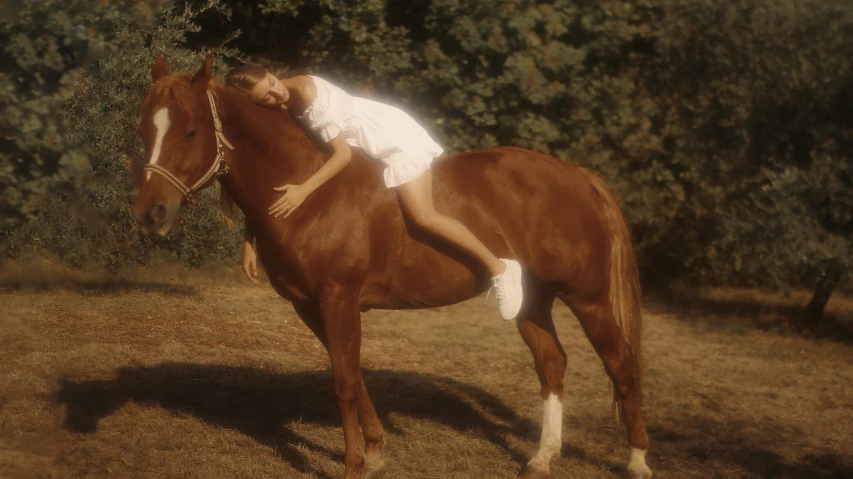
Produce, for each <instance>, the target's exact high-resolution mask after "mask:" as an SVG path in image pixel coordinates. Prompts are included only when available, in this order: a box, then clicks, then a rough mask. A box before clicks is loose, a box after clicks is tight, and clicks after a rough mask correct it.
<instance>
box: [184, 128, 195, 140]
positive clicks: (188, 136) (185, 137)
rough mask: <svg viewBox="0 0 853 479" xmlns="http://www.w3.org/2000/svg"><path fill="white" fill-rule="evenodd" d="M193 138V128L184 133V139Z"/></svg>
mask: <svg viewBox="0 0 853 479" xmlns="http://www.w3.org/2000/svg"><path fill="white" fill-rule="evenodd" d="M193 138H195V130H192V131H190V132H189V133H187V134H186V135H184V139H185V140H192V139H193Z"/></svg>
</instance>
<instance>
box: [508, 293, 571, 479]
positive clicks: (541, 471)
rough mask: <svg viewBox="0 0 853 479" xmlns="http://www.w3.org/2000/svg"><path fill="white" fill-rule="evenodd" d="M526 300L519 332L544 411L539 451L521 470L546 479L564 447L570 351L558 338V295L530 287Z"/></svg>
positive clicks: (526, 476) (529, 478) (528, 478)
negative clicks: (555, 311)
mask: <svg viewBox="0 0 853 479" xmlns="http://www.w3.org/2000/svg"><path fill="white" fill-rule="evenodd" d="M524 301H525V306H524V308H523V309H522V311H521V313H520V314H519V316H518V331H519V332H520V333H521V337H522V338H523V339H524V342H525V343H527V346H528V347H529V348H530V351H531V352H532V353H533V360H534V363H535V366H536V374H537V375H538V376H539V382H540V384H541V385H542V401H543V402H544V411H543V416H542V438H541V439H540V441H539V451H538V452H537V453H536V455H535V456H533V459H531V460H530V462H528V463H527V465H526V466H524V468H523V469H522V470H521V473H520V474H519V478H522V479H545V478H547V477H548V476H549V474H550V472H549V471H550V463H551V459H553V458H555V457H557V456H559V455H560V447H561V446H562V432H563V376H564V374H565V371H566V352H565V351H564V350H563V347H562V346H561V345H560V342H559V340H558V339H557V331H556V330H555V329H554V321H553V319H552V318H551V307H552V306H553V304H554V294H553V293H552V292H550V291H545V290H542V289H540V288H536V287H530V288H528V291H527V292H526V297H525V298H524Z"/></svg>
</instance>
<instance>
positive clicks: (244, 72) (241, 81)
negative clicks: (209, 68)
mask: <svg viewBox="0 0 853 479" xmlns="http://www.w3.org/2000/svg"><path fill="white" fill-rule="evenodd" d="M266 74H267V69H266V68H264V67H261V66H258V65H250V64H246V65H242V66H239V67H237V68H234V69H233V70H231V71H230V72H228V73H227V74H226V75H225V84H226V85H231V86H233V87H236V88H239V89H240V90H243V91H246V92H250V91H252V88H255V85H257V84H258V82H259V81H261V80H263V79H264V77H265V76H266Z"/></svg>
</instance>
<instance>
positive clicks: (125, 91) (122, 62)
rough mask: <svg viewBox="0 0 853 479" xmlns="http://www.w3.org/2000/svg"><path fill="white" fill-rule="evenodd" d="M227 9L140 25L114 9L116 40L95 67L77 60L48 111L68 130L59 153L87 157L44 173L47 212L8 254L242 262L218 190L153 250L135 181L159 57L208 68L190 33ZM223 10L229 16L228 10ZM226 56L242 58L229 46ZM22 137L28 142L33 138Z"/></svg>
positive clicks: (15, 235)
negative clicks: (131, 164) (142, 110)
mask: <svg viewBox="0 0 853 479" xmlns="http://www.w3.org/2000/svg"><path fill="white" fill-rule="evenodd" d="M57 5H59V3H58V2H57ZM62 5H68V4H66V3H62ZM217 7H219V4H218V3H217V2H213V3H208V4H207V5H206V6H205V7H202V8H183V9H180V10H177V9H171V10H168V11H166V12H165V13H163V14H161V15H160V16H159V17H158V21H157V23H150V24H148V23H139V22H138V21H134V20H133V19H134V18H136V17H135V15H131V14H132V13H133V12H132V11H130V10H127V11H122V10H120V9H115V10H109V11H108V13H109V14H110V15H112V16H111V17H109V18H110V19H111V20H112V22H113V23H112V24H111V28H112V29H111V30H110V32H111V33H110V36H109V37H108V39H109V42H108V43H109V44H110V45H112V46H111V49H110V51H108V52H105V54H103V55H99V59H98V60H97V61H96V62H94V63H92V64H91V65H89V66H88V69H85V68H86V67H87V65H86V64H85V63H82V62H79V61H77V59H76V57H75V58H71V59H69V60H68V62H69V63H68V65H66V66H65V68H66V69H67V70H69V71H73V75H74V78H75V83H74V84H73V87H74V88H73V89H72V88H71V85H68V89H67V91H64V92H63V95H62V96H61V97H57V98H56V99H55V100H54V101H57V102H61V104H62V105H63V108H62V109H59V111H57V108H56V106H55V105H48V106H44V107H43V113H44V115H45V116H47V117H51V118H53V121H54V122H55V123H56V124H59V125H62V127H63V134H62V135H60V137H61V139H62V143H61V144H60V145H58V146H57V149H56V151H57V152H62V153H65V154H75V155H77V156H76V158H78V159H79V160H80V162H81V164H80V165H75V166H76V168H75V169H73V173H74V174H73V175H72V174H71V171H72V170H71V169H67V171H64V172H63V170H60V172H61V174H60V175H58V176H59V178H58V179H54V178H52V177H47V176H46V175H42V177H43V178H42V177H37V179H40V180H41V183H40V184H41V185H42V190H39V191H38V192H39V193H42V194H40V195H33V196H32V197H31V198H29V201H30V202H29V203H28V204H31V205H35V206H38V208H39V210H40V213H41V214H40V215H39V216H38V217H37V218H34V219H32V220H31V221H29V222H27V223H25V224H23V225H20V226H18V227H17V228H15V230H14V231H13V232H9V233H7V241H6V245H5V246H6V248H5V249H6V251H5V253H6V256H10V257H15V256H19V255H21V254H24V252H25V251H26V250H28V249H30V248H35V249H36V250H39V251H42V252H45V253H49V254H51V255H54V256H56V257H58V258H60V259H61V260H63V261H65V262H67V263H69V264H72V265H75V266H82V265H84V264H86V263H95V264H101V265H104V266H107V267H110V268H117V267H119V266H120V265H121V264H123V263H124V262H127V261H132V262H141V261H145V258H146V255H145V252H146V251H147V249H149V248H152V247H153V248H157V249H163V250H166V251H171V252H172V253H173V254H175V255H176V256H177V257H178V258H180V259H181V260H184V261H185V262H187V263H189V264H193V265H199V264H201V263H203V262H204V261H206V260H210V259H215V258H219V259H223V258H231V259H233V258H234V257H235V255H236V251H237V248H238V246H239V233H238V232H237V231H235V230H234V229H233V228H228V227H227V226H226V224H225V223H224V222H223V221H222V218H221V215H220V214H219V212H218V209H217V208H216V204H217V202H218V193H217V192H216V191H214V190H215V189H214V190H209V191H206V192H205V193H204V194H202V195H201V197H200V201H199V206H198V207H196V208H192V209H188V211H186V212H185V213H184V214H183V219H182V222H181V223H182V224H181V225H180V226H179V227H178V229H177V230H176V231H175V234H174V235H170V237H169V238H167V239H165V240H163V241H160V242H158V243H156V244H151V242H150V241H149V240H147V239H146V238H144V237H143V236H142V235H141V234H140V233H139V232H138V230H137V227H136V224H135V221H134V220H133V218H132V213H131V206H132V203H133V197H134V191H133V190H132V189H131V187H130V185H129V183H128V181H127V176H128V175H127V168H128V164H127V161H126V159H127V157H128V156H131V157H134V158H141V156H142V145H141V142H140V141H139V136H138V134H137V133H136V127H137V125H138V122H139V106H140V104H141V101H142V98H143V97H144V95H145V94H146V93H147V91H148V88H149V87H150V85H151V79H150V78H151V77H150V69H151V65H152V64H153V62H154V59H155V58H156V56H157V55H163V56H164V57H166V58H167V59H168V61H169V63H170V64H171V65H172V67H173V68H174V69H175V70H176V71H190V70H194V69H196V68H198V66H199V65H200V60H201V56H200V54H199V52H197V51H193V50H190V49H188V48H186V47H185V43H186V36H187V34H192V33H193V32H197V31H198V30H199V27H198V26H197V25H196V24H195V23H194V20H195V19H196V18H197V17H198V16H199V15H200V14H201V13H203V12H205V11H209V10H211V9H215V8H217ZM220 14H221V15H227V10H222V11H221V13H220ZM21 28H24V27H21ZM105 38H107V37H105ZM227 39H228V38H226V40H227ZM217 52H218V53H219V54H220V55H234V54H235V52H233V51H231V50H228V49H226V48H219V49H217ZM75 61H76V63H75ZM84 69H85V70H84ZM70 74H71V73H69V75H70ZM40 93H41V92H39V94H40ZM72 93H73V95H72ZM34 95H35V94H34ZM44 130H45V129H44V128H42V129H38V128H34V129H33V135H34V136H35V137H36V138H40V137H42V136H43V135H44ZM48 131H52V130H48ZM18 138H23V139H21V140H19V141H24V139H26V137H24V135H18ZM77 145H82V147H80V148H78V147H77ZM66 152H71V153H66ZM21 161H22V162H24V163H26V162H27V161H28V160H27V159H23V160H21ZM60 166H62V163H61V162H60ZM54 169H55V167H54ZM13 177H14V178H16V179H19V180H20V179H23V178H24V175H21V174H20V173H16V174H15V175H14V176H13ZM82 178H85V179H86V185H85V187H81V185H80V184H79V182H80V179H82ZM70 179H74V180H75V181H77V184H76V185H74V186H76V188H73V189H65V190H61V189H59V188H58V185H59V184H60V183H59V182H58V180H61V181H65V182H66V183H68V182H69V181H70ZM51 181H53V183H51ZM19 189H23V188H19ZM45 193H47V194H46V195H45Z"/></svg>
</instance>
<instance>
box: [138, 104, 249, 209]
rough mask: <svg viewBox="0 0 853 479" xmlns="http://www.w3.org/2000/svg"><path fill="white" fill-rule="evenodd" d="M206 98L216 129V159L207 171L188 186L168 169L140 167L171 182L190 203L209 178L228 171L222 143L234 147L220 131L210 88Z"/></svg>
mask: <svg viewBox="0 0 853 479" xmlns="http://www.w3.org/2000/svg"><path fill="white" fill-rule="evenodd" d="M207 99H208V101H209V102H210V112H211V113H212V114H213V128H214V130H216V159H214V160H213V164H212V165H210V168H208V170H207V172H206V173H205V174H204V175H203V176H202V177H201V178H199V180H198V181H196V182H195V184H193V185H192V186H191V187H189V188H188V187H187V186H186V185H185V184H184V183H183V182H182V181H181V180H179V179H178V177H177V176H175V175H173V174H172V173H170V172H169V170H167V169H165V168H163V167H162V166H159V165H145V167H144V168H143V169H142V171H149V172H152V173H157V174H159V175H161V176H162V177H164V178H166V179H167V180H169V183H172V185H174V187H175V188H177V189H178V191H180V192H181V194H183V195H184V196H186V197H187V201H188V202H190V203H191V204H192V203H194V202H195V198H194V196H193V194H194V193H195V192H196V191H198V190H199V189H201V187H202V186H204V184H205V183H207V181H208V180H209V179H210V178H212V177H214V176H219V175H224V174H225V173H228V164H227V163H226V162H225V149H224V148H223V145H224V146H227V147H228V148H229V149H232V150H233V149H234V147H233V146H232V145H231V143H229V142H228V140H227V139H226V138H225V135H224V134H223V133H222V122H220V121H219V115H218V114H217V113H216V101H215V100H214V97H213V92H211V91H210V90H207Z"/></svg>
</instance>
